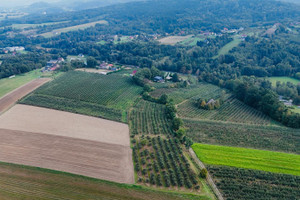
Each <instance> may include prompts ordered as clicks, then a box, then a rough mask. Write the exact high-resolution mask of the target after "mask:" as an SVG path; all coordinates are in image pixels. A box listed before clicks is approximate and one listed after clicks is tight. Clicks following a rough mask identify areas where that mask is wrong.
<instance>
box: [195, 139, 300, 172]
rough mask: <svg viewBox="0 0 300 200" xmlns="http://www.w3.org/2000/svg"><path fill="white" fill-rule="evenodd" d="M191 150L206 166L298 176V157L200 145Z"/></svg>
mask: <svg viewBox="0 0 300 200" xmlns="http://www.w3.org/2000/svg"><path fill="white" fill-rule="evenodd" d="M192 148H193V149H194V151H195V152H196V154H197V156H198V157H199V159H200V160H201V161H202V162H204V163H206V164H210V165H226V166H232V167H239V168H247V169H255V170H262V171H268V172H274V173H283V174H292V175H297V176H300V155H296V154H288V153H281V152H272V151H264V150H255V149H247V148H239V147H227V146H217V145H207V144H200V143H195V144H193V146H192Z"/></svg>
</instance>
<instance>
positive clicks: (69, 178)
mask: <svg viewBox="0 0 300 200" xmlns="http://www.w3.org/2000/svg"><path fill="white" fill-rule="evenodd" d="M0 177H1V179H0V199H15V200H25V199H28V200H29V199H44V200H48V199H49V200H50V199H72V200H82V199H90V200H92V199H95V200H96V199H116V200H117V199H119V200H121V199H128V200H129V199H130V200H138V199H145V200H152V199H157V200H168V199H174V200H177V199H178V200H179V199H199V200H209V199H210V198H208V197H206V196H200V195H199V196H198V195H195V194H190V193H183V192H181V193H179V192H175V191H166V190H161V189H150V188H146V187H143V186H137V185H126V184H118V183H112V182H108V181H102V180H97V179H93V178H88V177H84V176H78V175H74V174H69V173H63V172H58V171H52V170H47V169H40V168H34V167H27V166H20V165H14V164H6V163H0Z"/></svg>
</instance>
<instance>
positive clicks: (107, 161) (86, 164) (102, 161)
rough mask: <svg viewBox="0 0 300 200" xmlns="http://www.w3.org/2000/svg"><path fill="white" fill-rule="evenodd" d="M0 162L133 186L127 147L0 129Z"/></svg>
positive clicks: (130, 159) (129, 151) (129, 155)
mask: <svg viewBox="0 0 300 200" xmlns="http://www.w3.org/2000/svg"><path fill="white" fill-rule="evenodd" d="M0 138H1V140H0V149H1V151H0V161H2V162H8V163H14V164H22V165H29V166H35V167H40V168H47V169H53V170H58V171H64V172H69V173H74V174H79V175H84V176H88V177H93V178H99V179H104V180H109V181H114V182H119V183H129V184H132V183H134V172H133V164H132V156H131V155H132V153H131V149H130V147H128V146H123V145H116V144H108V143H102V142H98V141H90V140H83V139H75V138H70V137H62V136H55V135H47V134H39V133H30V132H23V131H13V130H5V129H0Z"/></svg>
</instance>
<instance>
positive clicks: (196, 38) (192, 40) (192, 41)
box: [178, 35, 216, 46]
mask: <svg viewBox="0 0 300 200" xmlns="http://www.w3.org/2000/svg"><path fill="white" fill-rule="evenodd" d="M215 37H216V36H213V35H210V36H208V37H207V36H204V35H197V36H192V37H190V38H187V39H185V40H183V41H181V42H179V43H178V44H180V45H184V46H196V45H197V42H198V41H204V40H205V39H206V38H215Z"/></svg>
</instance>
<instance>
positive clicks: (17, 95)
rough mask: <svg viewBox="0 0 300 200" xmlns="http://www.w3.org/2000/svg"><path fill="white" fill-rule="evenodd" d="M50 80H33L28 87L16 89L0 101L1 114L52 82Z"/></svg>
mask: <svg viewBox="0 0 300 200" xmlns="http://www.w3.org/2000/svg"><path fill="white" fill-rule="evenodd" d="M50 80H51V79H49V78H40V79H36V80H33V81H31V82H29V83H27V84H26V85H24V86H22V87H19V88H17V89H15V90H14V91H12V92H10V93H8V94H7V95H5V96H4V97H2V98H1V99H0V114H2V113H3V112H5V111H6V110H8V109H9V108H10V107H11V106H13V105H14V104H15V103H16V102H17V101H18V100H19V99H21V98H22V97H24V96H26V95H27V94H29V93H30V92H32V91H34V90H35V89H36V88H38V87H40V86H41V85H43V84H45V83H46V82H48V81H50Z"/></svg>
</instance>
